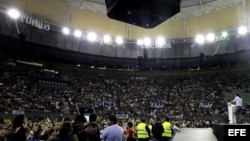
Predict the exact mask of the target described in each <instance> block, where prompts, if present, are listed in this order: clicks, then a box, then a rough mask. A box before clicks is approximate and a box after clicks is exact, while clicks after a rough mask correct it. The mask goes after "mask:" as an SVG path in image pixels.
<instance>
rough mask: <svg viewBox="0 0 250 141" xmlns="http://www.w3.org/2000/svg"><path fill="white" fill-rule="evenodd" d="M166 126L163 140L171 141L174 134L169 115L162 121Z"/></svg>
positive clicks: (164, 126)
mask: <svg viewBox="0 0 250 141" xmlns="http://www.w3.org/2000/svg"><path fill="white" fill-rule="evenodd" d="M162 126H163V128H164V132H163V133H162V138H163V141H170V139H171V138H172V136H173V131H172V125H171V123H170V120H169V118H168V117H166V119H165V121H164V122H163V123H162Z"/></svg>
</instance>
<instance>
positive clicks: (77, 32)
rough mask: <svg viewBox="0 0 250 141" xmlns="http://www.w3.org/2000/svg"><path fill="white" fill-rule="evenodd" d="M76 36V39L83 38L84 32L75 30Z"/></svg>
mask: <svg viewBox="0 0 250 141" xmlns="http://www.w3.org/2000/svg"><path fill="white" fill-rule="evenodd" d="M74 35H75V37H77V38H80V37H81V36H82V32H81V31H80V30H75V32H74Z"/></svg>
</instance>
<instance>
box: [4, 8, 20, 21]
mask: <svg viewBox="0 0 250 141" xmlns="http://www.w3.org/2000/svg"><path fill="white" fill-rule="evenodd" d="M7 13H8V15H9V16H10V18H12V19H18V18H19V17H20V12H19V11H18V10H17V9H10V10H9V11H8V12H7Z"/></svg>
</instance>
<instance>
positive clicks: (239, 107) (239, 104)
mask: <svg viewBox="0 0 250 141" xmlns="http://www.w3.org/2000/svg"><path fill="white" fill-rule="evenodd" d="M232 102H233V103H235V105H236V109H235V112H234V114H235V117H236V122H237V123H241V122H242V121H243V116H242V110H243V109H242V103H243V100H242V98H241V96H240V94H238V93H236V94H235V98H234V100H233V101H232Z"/></svg>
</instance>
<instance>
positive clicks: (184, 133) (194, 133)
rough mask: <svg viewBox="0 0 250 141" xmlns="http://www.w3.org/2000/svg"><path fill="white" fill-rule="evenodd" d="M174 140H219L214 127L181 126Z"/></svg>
mask: <svg viewBox="0 0 250 141" xmlns="http://www.w3.org/2000/svg"><path fill="white" fill-rule="evenodd" d="M172 141H217V139H216V137H215V135H214V134H213V130H212V128H181V132H179V133H176V135H175V136H174V137H173V139H172Z"/></svg>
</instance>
